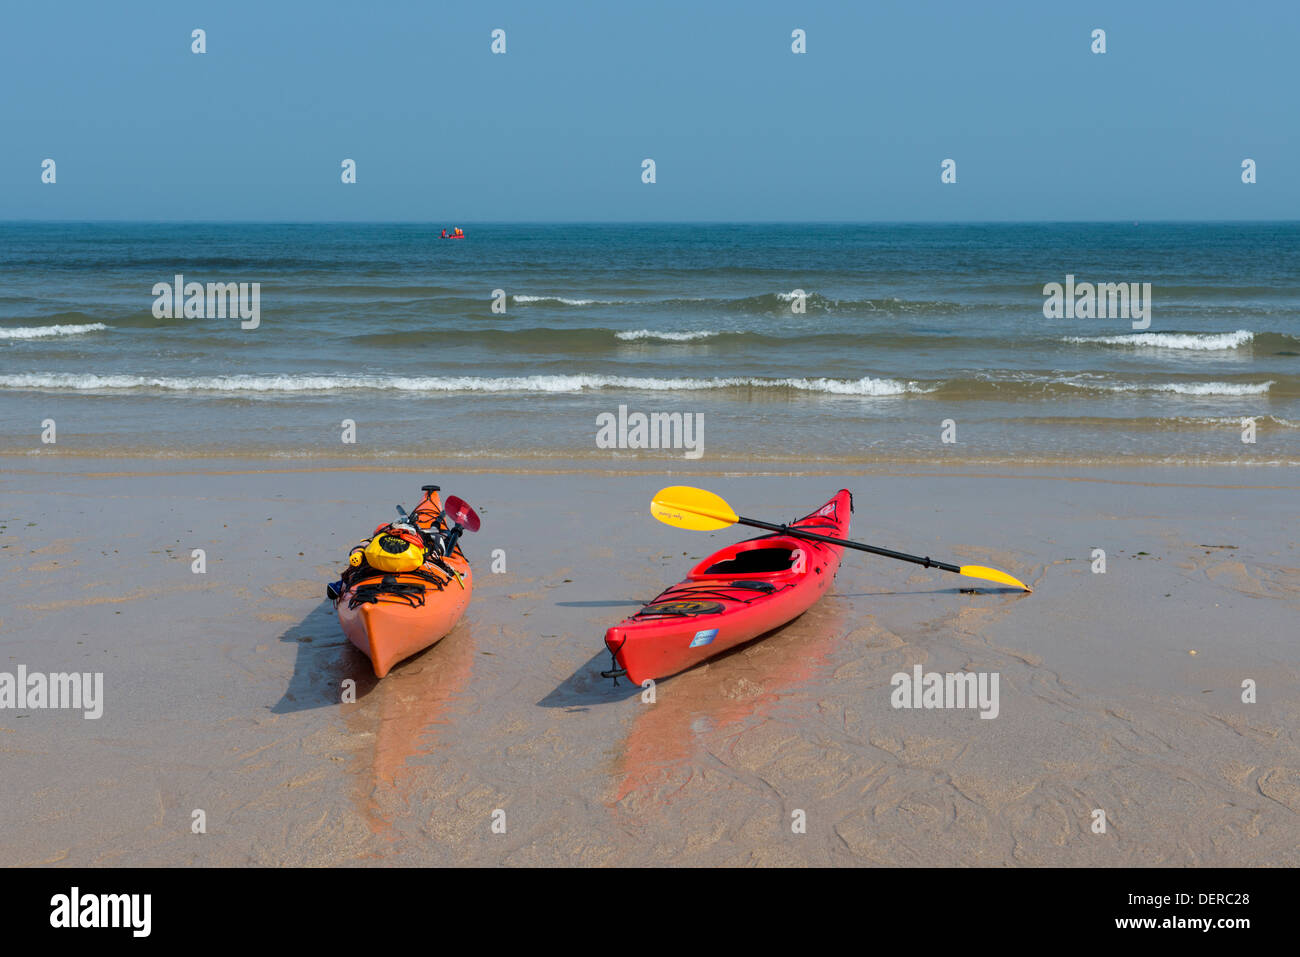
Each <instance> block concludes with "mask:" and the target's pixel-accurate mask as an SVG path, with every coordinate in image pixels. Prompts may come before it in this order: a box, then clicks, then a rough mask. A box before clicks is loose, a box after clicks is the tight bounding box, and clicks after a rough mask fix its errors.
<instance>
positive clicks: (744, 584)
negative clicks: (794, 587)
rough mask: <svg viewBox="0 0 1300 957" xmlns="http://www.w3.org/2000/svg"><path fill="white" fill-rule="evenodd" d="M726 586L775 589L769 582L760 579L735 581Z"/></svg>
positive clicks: (758, 589)
mask: <svg viewBox="0 0 1300 957" xmlns="http://www.w3.org/2000/svg"><path fill="white" fill-rule="evenodd" d="M727 587H728V588H749V589H751V590H753V591H765V592H772V591H776V586H775V585H773V584H772V583H771V582H760V581H736V582H732V583H731V584H730V585H728V586H727Z"/></svg>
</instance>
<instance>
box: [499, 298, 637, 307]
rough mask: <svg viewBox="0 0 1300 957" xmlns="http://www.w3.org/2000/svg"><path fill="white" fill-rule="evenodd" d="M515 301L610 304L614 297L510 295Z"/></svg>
mask: <svg viewBox="0 0 1300 957" xmlns="http://www.w3.org/2000/svg"><path fill="white" fill-rule="evenodd" d="M510 298H511V299H513V300H514V301H515V302H558V303H561V304H563V305H565V306H594V305H606V306H612V305H614V304H615V303H616V302H618V300H616V299H570V298H568V297H567V296H511V297H510Z"/></svg>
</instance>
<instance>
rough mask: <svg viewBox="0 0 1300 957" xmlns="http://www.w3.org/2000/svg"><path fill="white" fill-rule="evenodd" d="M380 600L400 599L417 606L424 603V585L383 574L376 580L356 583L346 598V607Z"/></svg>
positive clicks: (371, 603) (376, 602)
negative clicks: (349, 596) (362, 583)
mask: <svg viewBox="0 0 1300 957" xmlns="http://www.w3.org/2000/svg"><path fill="white" fill-rule="evenodd" d="M381 600H387V601H401V602H405V603H406V604H408V605H410V606H411V607H412V608H419V607H421V606H422V605H424V586H423V585H419V584H416V583H415V582H399V581H398V580H397V579H395V578H394V577H393V576H392V575H385V576H384V577H383V578H381V579H380V580H379V581H377V582H367V583H365V584H364V585H358V586H357V587H356V589H354V590H353V592H352V597H351V598H349V599H348V607H349V608H356V607H357V605H377V604H379V602H380V601H381Z"/></svg>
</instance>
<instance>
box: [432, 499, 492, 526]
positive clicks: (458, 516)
mask: <svg viewBox="0 0 1300 957" xmlns="http://www.w3.org/2000/svg"><path fill="white" fill-rule="evenodd" d="M442 510H443V511H444V512H445V513H446V514H447V517H448V518H450V519H451V520H452V521H453V522H455V523H456V524H457V525H460V526H462V527H463V528H464V529H465V531H467V532H477V531H478V530H479V526H480V525H481V524H482V523H481V522H480V521H479V520H478V513H477V512H475V511H474V510H473V509H472V508H470V507H469V505H468V504H467V503H466V502H465V500H464V499H461V498H457V497H456V496H455V495H448V496H447V502H446V504H444V505H443V507H442Z"/></svg>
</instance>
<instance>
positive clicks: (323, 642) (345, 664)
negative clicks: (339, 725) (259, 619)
mask: <svg viewBox="0 0 1300 957" xmlns="http://www.w3.org/2000/svg"><path fill="white" fill-rule="evenodd" d="M280 640H281V641H287V642H290V643H291V644H296V645H297V646H298V656H297V658H296V659H295V660H294V663H293V676H292V677H291V678H290V679H289V686H288V687H287V688H285V690H284V695H283V696H282V697H281V698H280V700H279V701H277V702H276V703H275V704H274V705H273V706H272V707H271V713H272V714H293V713H294V712H297V711H310V710H312V709H314V708H327V707H337V706H338V704H339V697H340V694H341V688H342V684H343V681H344V679H346V678H351V679H352V680H353V681H355V682H356V683H357V700H358V701H360V700H361V699H362V698H363V697H364V696H365V695H367V694H368V693H369V692H370V691H371V690H373V689H374V687H375V685H377V684H378V683H379V679H378V678H376V677H375V672H374V669H372V668H371V667H370V659H368V658H367V657H366V656H365V655H363V654H362V653H361V652H360V651H358V650H357V649H356V648H354V647H352V642H350V641H348V640H347V639H346V638H345V637H343V631H342V629H340V628H339V622H338V619H337V618H336V617H335V615H334V606H333V604H332V603H330V602H329V601H322V602H321V603H320V604H319V605H318V606H317V607H316V609H315V610H314V611H312V613H311V614H309V615H308V616H307V617H306V618H304V619H303V620H302V621H300V622H299V623H298V624H296V625H294V626H293V627H292V628H290V629H289V630H288V631H286V632H285V633H284V634H283V635H281V636H280Z"/></svg>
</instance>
